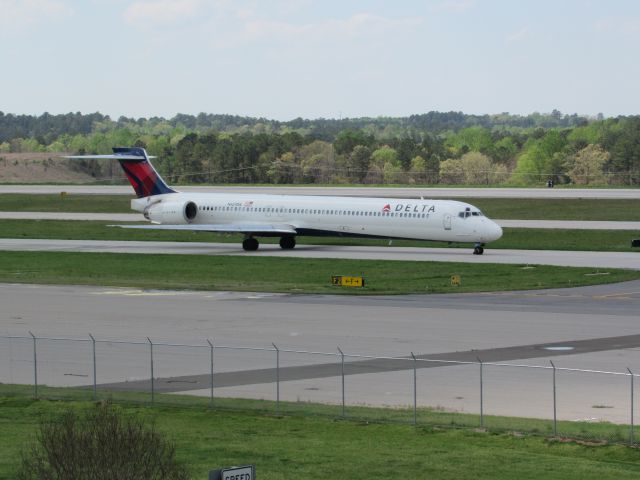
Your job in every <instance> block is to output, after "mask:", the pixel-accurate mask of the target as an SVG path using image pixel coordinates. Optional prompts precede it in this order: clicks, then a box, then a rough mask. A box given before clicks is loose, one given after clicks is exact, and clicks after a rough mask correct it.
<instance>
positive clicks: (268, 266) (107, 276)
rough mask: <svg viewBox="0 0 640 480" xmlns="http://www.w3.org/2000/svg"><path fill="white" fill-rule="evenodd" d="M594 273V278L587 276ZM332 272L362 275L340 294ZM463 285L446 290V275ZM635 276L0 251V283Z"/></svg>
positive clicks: (466, 287) (577, 282) (401, 289)
mask: <svg viewBox="0 0 640 480" xmlns="http://www.w3.org/2000/svg"><path fill="white" fill-rule="evenodd" d="M593 273H598V275H593ZM331 275H362V276H364V277H365V279H366V287H365V288H363V289H339V288H338V287H333V286H331V285H330V278H331ZM452 275H459V276H460V278H461V280H462V282H461V285H460V286H458V287H452V286H451V276H452ZM638 278H640V271H634V270H615V269H606V270H603V269H600V270H597V269H593V268H567V267H553V266H545V265H539V266H535V267H530V266H523V265H497V264H483V265H474V264H467V263H448V262H428V263H426V262H399V261H375V260H337V259H334V260H331V261H330V262H328V261H326V260H323V259H304V258H267V257H242V256H200V255H131V254H113V253H68V252H0V282H8V283H40V284H72V285H111V286H127V287H139V288H160V289H189V290H238V291H270V292H290V293H331V294H336V293H350V294H354V293H357V294H406V293H451V292H470V291H501V290H526V289H540V288H559V287H575V286H581V285H593V284H599V283H611V282H620V281H626V280H633V279H638Z"/></svg>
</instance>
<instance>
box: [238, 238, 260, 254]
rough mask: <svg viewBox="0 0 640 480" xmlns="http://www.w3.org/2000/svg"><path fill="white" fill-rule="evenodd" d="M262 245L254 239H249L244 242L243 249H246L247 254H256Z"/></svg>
mask: <svg viewBox="0 0 640 480" xmlns="http://www.w3.org/2000/svg"><path fill="white" fill-rule="evenodd" d="M259 246H260V243H258V240H256V239H255V238H253V237H247V238H245V239H244V240H243V241H242V248H244V249H245V250H246V251H247V252H255V251H256V250H257V249H258V247H259Z"/></svg>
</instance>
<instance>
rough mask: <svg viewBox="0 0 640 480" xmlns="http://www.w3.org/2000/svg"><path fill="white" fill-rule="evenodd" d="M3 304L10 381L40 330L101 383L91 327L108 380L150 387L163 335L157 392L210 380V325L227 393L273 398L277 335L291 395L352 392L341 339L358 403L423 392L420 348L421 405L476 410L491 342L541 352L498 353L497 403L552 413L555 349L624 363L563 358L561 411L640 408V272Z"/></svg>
mask: <svg viewBox="0 0 640 480" xmlns="http://www.w3.org/2000/svg"><path fill="white" fill-rule="evenodd" d="M0 304H2V306H3V308H2V313H0V325H1V326H2V327H1V330H0V334H2V335H14V336H20V337H23V338H19V339H17V338H12V339H7V338H4V339H3V338H0V345H1V346H2V348H0V360H1V361H0V381H2V382H24V383H28V382H29V381H30V379H31V376H32V372H33V365H32V363H31V359H32V338H31V337H30V336H29V334H28V332H29V331H31V332H33V333H34V334H35V335H36V336H37V337H39V340H38V345H39V347H38V348H39V354H38V358H39V359H41V360H39V362H41V366H40V370H39V378H40V381H41V382H42V383H44V384H50V385H90V384H91V378H92V364H91V342H90V341H89V336H88V334H89V333H91V334H92V335H93V336H94V338H95V339H97V341H98V344H97V359H98V369H97V372H98V374H97V375H98V378H97V382H98V388H100V389H111V390H118V389H125V390H131V389H133V390H138V389H142V390H147V389H148V388H150V384H149V381H148V378H149V343H148V340H147V337H149V338H150V339H151V341H153V342H154V352H155V362H156V363H155V368H156V370H155V382H154V383H155V388H156V391H166V392H190V393H193V394H199V395H209V394H210V383H209V382H210V374H209V368H210V367H209V365H210V363H209V347H208V344H207V339H210V340H211V341H212V343H213V344H214V345H215V375H214V385H215V392H216V393H215V394H216V395H219V396H240V397H243V396H246V397H249V398H268V399H273V398H274V395H275V392H276V390H275V370H274V367H275V350H274V347H273V345H272V342H273V343H274V344H275V345H277V347H278V348H279V349H280V350H281V352H280V357H279V360H280V367H281V368H280V379H281V386H280V395H281V399H283V400H292V401H296V400H300V401H323V402H332V403H335V402H339V400H340V377H339V371H340V370H339V365H340V356H339V354H338V348H340V349H341V350H342V351H343V352H344V353H345V355H346V363H345V375H346V377H347V378H346V380H345V381H346V385H347V392H348V393H347V401H348V403H350V404H368V405H407V404H410V402H411V398H412V386H411V385H412V384H411V378H412V368H413V363H412V361H408V360H407V358H409V357H410V355H411V352H413V353H414V354H415V355H416V356H417V357H418V359H419V360H418V364H419V365H418V366H417V368H418V373H417V378H418V382H419V384H420V385H421V389H420V395H419V400H418V401H419V403H420V404H421V405H439V406H441V407H442V406H443V407H445V408H446V409H455V410H460V411H469V412H476V411H477V409H478V403H477V400H478V397H477V385H478V383H477V382H478V377H477V375H478V363H477V360H478V357H479V358H480V359H481V360H482V361H483V362H485V363H487V362H498V363H499V364H500V365H504V364H505V362H506V363H508V364H510V365H512V364H517V365H523V364H527V365H532V366H535V367H536V368H524V367H521V366H520V367H506V366H495V365H492V364H488V365H485V367H484V368H485V372H484V373H485V389H486V391H485V402H486V404H485V413H487V414H489V413H495V414H502V415H519V416H534V417H542V418H549V416H550V414H551V411H550V408H549V392H550V391H551V384H550V380H551V370H550V369H551V364H550V361H553V362H554V364H555V365H556V366H557V367H558V368H559V369H564V368H578V369H590V370H595V371H610V372H616V373H617V374H618V375H604V374H602V373H584V372H571V371H565V370H561V371H559V373H558V389H559V392H560V393H559V413H558V414H559V418H568V419H578V418H580V419H584V418H589V419H591V418H594V419H598V420H607V421H614V422H625V421H627V420H628V416H627V412H628V398H629V395H628V394H629V392H628V387H627V386H628V378H627V377H625V375H624V374H625V372H627V370H626V368H631V370H632V371H636V370H638V371H640V342H639V336H638V335H639V333H640V328H639V325H638V315H637V312H638V307H639V306H640V281H635V282H627V283H623V284H614V285H601V286H593V287H581V288H575V289H556V290H548V291H526V292H509V293H489V294H454V295H410V296H403V297H396V296H385V297H360V296H358V297H349V296H339V297H335V296H329V295H286V294H252V293H242V292H235V293H232V292H184V291H147V290H138V289H122V288H100V287H77V286H40V285H11V284H3V285H0ZM43 337H56V338H57V340H47V339H45V338H43ZM63 338H72V339H73V340H63ZM79 340H83V341H79ZM120 341H128V342H133V343H130V344H122V343H119V342H120ZM164 344H171V345H172V346H168V345H164ZM188 345H191V346H188ZM554 347H555V348H554ZM303 352H307V353H303ZM370 356H376V357H385V358H382V359H373V358H369V357H370ZM389 357H394V358H396V357H397V358H398V359H394V360H390V359H389ZM420 359H429V360H437V362H426V361H424V360H420ZM444 360H450V361H463V362H471V363H470V364H467V365H465V364H462V365H452V364H447V363H442V362H443V361H444ZM445 365H446V368H437V367H439V366H440V367H442V366H445ZM427 367H429V368H427ZM625 378H626V379H625ZM147 391H148V390H147ZM602 406H606V407H607V408H600V407H602Z"/></svg>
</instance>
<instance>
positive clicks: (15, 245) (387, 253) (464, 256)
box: [0, 238, 640, 270]
mask: <svg viewBox="0 0 640 480" xmlns="http://www.w3.org/2000/svg"><path fill="white" fill-rule="evenodd" d="M0 250H5V251H45V252H111V253H133V254H170V255H243V256H261V257H302V258H347V259H370V260H405V261H439V262H466V263H476V264H485V263H502V264H517V265H556V266H567V267H593V268H629V269H636V270H637V269H640V252H573V251H554V250H507V249H500V250H498V249H496V250H491V246H490V245H489V246H488V247H486V248H485V251H484V254H483V255H473V254H472V253H471V248H468V249H465V248H416V247H392V246H385V247H362V246H338V245H298V246H297V247H296V248H295V249H293V250H282V249H281V248H280V247H279V246H277V245H270V244H262V245H261V246H260V249H259V250H258V251H255V252H245V251H243V250H242V247H241V246H240V245H239V244H235V243H203V242H147V241H109V240H46V239H43V240H41V239H22V238H19V239H11V238H5V239H0Z"/></svg>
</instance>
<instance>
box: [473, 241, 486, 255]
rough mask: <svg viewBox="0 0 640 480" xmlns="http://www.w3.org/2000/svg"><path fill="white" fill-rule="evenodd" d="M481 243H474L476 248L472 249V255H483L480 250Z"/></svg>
mask: <svg viewBox="0 0 640 480" xmlns="http://www.w3.org/2000/svg"><path fill="white" fill-rule="evenodd" d="M482 245H483V244H482V243H476V246H475V247H473V254H474V255H482V254H483V253H484V248H482Z"/></svg>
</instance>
